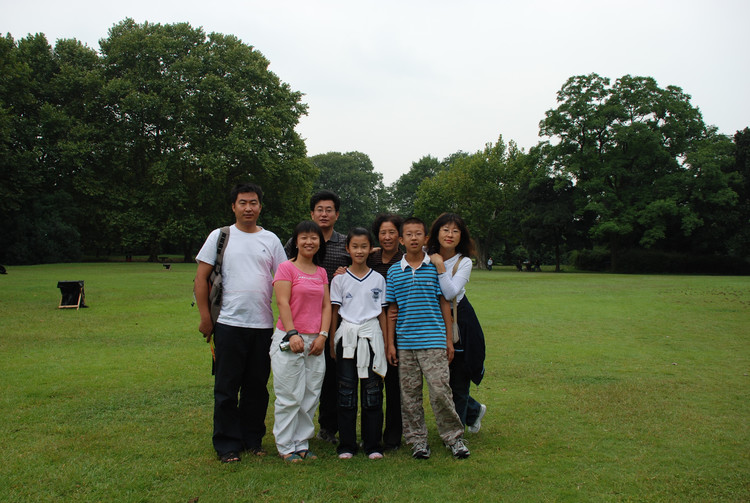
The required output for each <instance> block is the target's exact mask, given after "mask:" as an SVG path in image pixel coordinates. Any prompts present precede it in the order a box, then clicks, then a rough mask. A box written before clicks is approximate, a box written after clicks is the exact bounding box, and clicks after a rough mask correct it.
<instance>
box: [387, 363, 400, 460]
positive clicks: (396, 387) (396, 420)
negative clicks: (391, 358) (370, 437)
mask: <svg viewBox="0 0 750 503" xmlns="http://www.w3.org/2000/svg"><path fill="white" fill-rule="evenodd" d="M402 433H403V425H402V424H401V385H400V384H399V380H398V367H397V366H393V365H391V364H388V373H387V374H386V375H385V430H384V431H383V446H384V447H385V448H386V449H397V448H399V447H400V446H401V435H402Z"/></svg>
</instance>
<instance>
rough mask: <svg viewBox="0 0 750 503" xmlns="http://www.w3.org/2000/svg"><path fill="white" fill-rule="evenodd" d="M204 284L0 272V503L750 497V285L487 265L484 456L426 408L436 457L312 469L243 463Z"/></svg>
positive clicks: (131, 274) (133, 274) (174, 272)
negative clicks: (446, 443) (196, 302)
mask: <svg viewBox="0 0 750 503" xmlns="http://www.w3.org/2000/svg"><path fill="white" fill-rule="evenodd" d="M194 273H195V266H193V265H191V264H179V263H178V264H173V265H172V269H171V270H169V271H166V270H165V269H164V268H162V266H161V265H159V264H147V263H102V264H60V265H45V266H33V267H14V268H10V270H9V274H8V275H7V276H0V320H1V326H2V335H0V371H1V375H2V381H0V382H1V383H2V384H1V385H0V437H1V438H2V444H0V445H2V448H1V449H0V501H4V502H5V501H87V502H88V501H118V502H120V501H125V502H137V501H170V502H188V501H200V502H225V501H290V502H298V501H306V502H319V501H320V502H323V501H325V502H330V501H351V500H357V501H363V502H391V501H399V502H400V501H424V502H433V501H441V502H451V501H472V502H474V501H478V502H486V501H519V502H528V501H576V502H577V501H595V502H601V501H605V502H606V501H669V502H683V501H694V502H705V501H712V502H715V501H737V502H740V501H749V500H750V376H749V375H748V374H750V278H747V277H708V276H635V275H633V276H620V275H598V274H578V273H570V272H568V273H561V274H553V273H517V272H515V271H510V270H508V269H502V268H500V269H497V268H496V270H495V271H493V272H491V273H489V272H486V271H475V272H474V273H473V276H472V281H471V283H469V288H468V295H469V298H470V299H471V301H472V303H473V304H474V306H475V308H476V310H477V313H478V315H479V317H480V320H481V321H482V324H483V326H484V329H485V332H486V336H487V344H488V359H487V374H486V377H485V380H484V382H483V383H482V385H481V386H479V387H478V388H474V389H473V392H472V394H473V395H474V396H475V397H476V398H477V399H479V400H480V401H481V402H483V403H485V404H487V407H488V412H487V416H486V417H485V420H484V421H483V423H482V425H483V426H482V430H481V431H480V432H479V433H478V434H476V435H471V434H467V438H468V439H469V447H470V448H471V451H472V456H471V457H470V458H469V459H467V460H463V461H457V460H454V459H452V458H451V457H450V454H449V452H448V451H447V450H445V449H443V448H441V447H440V441H439V438H438V437H437V434H436V431H435V426H434V423H433V422H432V421H431V419H430V418H431V414H430V413H429V411H428V414H427V415H428V426H429V428H430V432H431V433H430V434H431V443H432V445H433V456H432V458H431V459H430V460H427V461H416V460H413V459H411V457H410V455H409V454H410V453H409V452H408V450H406V449H402V450H401V451H399V452H397V453H395V454H391V455H389V456H387V457H386V459H385V460H382V461H370V460H368V459H366V458H365V457H364V456H359V457H357V458H355V459H353V460H351V461H342V460H339V459H337V458H336V455H335V453H334V450H333V448H331V447H330V446H328V445H323V444H322V443H320V442H318V441H317V440H314V441H313V443H312V445H313V449H314V450H316V451H317V453H318V454H319V456H320V459H319V460H318V461H315V462H310V463H305V464H302V465H292V466H286V465H285V464H284V463H283V461H281V460H280V459H279V458H277V457H275V456H273V455H269V456H268V457H266V458H265V459H251V458H249V457H247V458H245V459H243V461H242V463H240V464H236V465H230V466H227V465H222V464H220V463H219V462H218V461H217V460H216V459H215V455H214V453H213V450H212V446H211V428H212V424H211V423H212V419H211V418H212V377H211V375H210V354H209V351H208V347H207V345H206V344H205V342H204V341H203V339H202V338H201V336H200V334H199V333H198V331H197V324H198V313H197V309H196V308H192V307H191V305H190V304H191V301H192V278H193V275H194ZM78 279H82V280H85V282H86V300H87V304H88V305H89V306H90V308H88V309H82V310H80V311H75V310H67V309H65V310H60V309H57V305H58V302H59V300H60V295H59V291H58V290H57V289H56V285H57V281H58V280H78ZM269 386H270V383H269ZM272 422H273V414H272V407H271V409H269V415H268V420H267V424H268V426H269V430H270V427H271V425H272ZM264 446H265V447H266V449H268V450H269V452H271V453H274V452H275V449H274V444H273V438H272V436H271V435H270V434H269V435H268V436H267V437H266V440H265V443H264Z"/></svg>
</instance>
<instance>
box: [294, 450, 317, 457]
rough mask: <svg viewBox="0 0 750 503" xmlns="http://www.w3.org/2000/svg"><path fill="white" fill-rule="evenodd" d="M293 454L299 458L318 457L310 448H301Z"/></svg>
mask: <svg viewBox="0 0 750 503" xmlns="http://www.w3.org/2000/svg"><path fill="white" fill-rule="evenodd" d="M295 454H297V455H298V456H299V457H300V458H301V459H318V456H316V455H315V453H314V452H313V451H311V450H310V449H302V450H301V451H297V452H296V453H295Z"/></svg>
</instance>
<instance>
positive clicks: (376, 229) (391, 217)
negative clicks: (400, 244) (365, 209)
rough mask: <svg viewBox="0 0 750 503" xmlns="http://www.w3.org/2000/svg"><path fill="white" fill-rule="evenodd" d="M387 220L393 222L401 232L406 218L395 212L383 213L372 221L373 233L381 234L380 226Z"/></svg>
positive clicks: (397, 230)
mask: <svg viewBox="0 0 750 503" xmlns="http://www.w3.org/2000/svg"><path fill="white" fill-rule="evenodd" d="M386 222H390V223H392V224H393V226H394V227H395V228H396V232H398V233H399V234H401V224H403V223H404V219H403V218H401V217H400V216H398V215H396V214H394V213H381V214H380V215H378V216H377V217H375V221H374V222H373V223H372V233H373V234H374V235H375V236H377V235H378V234H380V227H381V226H382V225H383V224H384V223H386Z"/></svg>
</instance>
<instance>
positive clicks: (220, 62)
mask: <svg viewBox="0 0 750 503" xmlns="http://www.w3.org/2000/svg"><path fill="white" fill-rule="evenodd" d="M268 66H269V62H268V60H267V59H266V58H265V57H264V56H263V55H262V54H261V53H260V52H258V51H257V50H256V49H255V48H253V47H252V46H250V45H247V44H245V43H243V42H242V41H241V40H239V39H237V38H236V37H234V36H231V35H222V34H217V33H211V34H206V33H204V32H203V31H202V29H196V28H193V27H191V26H190V25H189V24H186V23H180V24H173V25H160V24H150V23H143V24H137V23H135V22H134V21H133V20H131V19H126V20H124V21H122V22H120V23H118V24H117V25H115V26H113V27H112V28H111V29H110V30H109V33H108V37H107V38H105V39H103V40H101V41H100V50H99V51H98V52H97V51H95V50H93V49H91V48H89V47H87V46H84V45H83V44H81V43H80V42H78V41H76V40H58V41H57V42H56V44H55V46H54V47H52V46H50V44H49V43H48V41H47V40H46V38H45V37H44V35H42V34H37V35H30V36H28V37H26V38H24V39H21V40H18V41H15V40H14V39H13V38H12V37H11V36H10V35H7V36H6V37H5V38H2V39H0V164H2V172H1V173H0V180H1V183H0V232H2V235H3V244H2V247H1V248H0V262H3V263H11V264H29V263H42V262H60V261H75V260H80V259H82V258H95V257H98V256H108V255H113V254H121V255H125V254H146V255H148V256H149V257H150V258H151V259H152V260H156V258H157V257H158V256H159V255H161V254H166V253H172V254H174V253H176V254H180V255H182V256H183V257H184V260H186V261H191V260H192V258H193V256H194V254H195V253H196V252H197V249H198V247H199V246H200V244H201V243H202V241H203V239H204V238H205V236H206V235H207V234H208V232H210V230H211V229H213V228H215V227H218V226H220V225H223V224H225V222H226V221H227V220H228V219H230V218H231V213H230V212H229V203H228V201H227V198H226V194H227V192H228V189H229V187H230V186H232V185H233V184H234V183H237V182H239V181H253V182H255V183H258V184H260V185H261V186H262V187H263V188H264V190H265V191H266V198H265V201H264V211H263V215H262V217H263V218H262V220H263V221H262V222H261V223H262V224H263V225H264V226H266V227H268V228H270V229H272V230H274V232H276V233H277V234H278V235H279V236H281V237H282V238H283V237H284V236H288V235H290V234H291V230H292V228H293V227H294V225H295V224H296V223H297V222H299V221H300V220H301V219H304V218H306V217H308V216H309V213H308V209H307V200H308V196H309V194H311V193H312V192H313V191H314V190H316V189H322V188H325V189H329V190H333V191H334V192H337V193H338V194H339V196H340V197H341V199H342V211H341V217H340V219H339V224H338V228H339V230H341V231H346V230H347V229H348V228H350V227H352V226H354V225H368V224H369V222H371V221H372V220H373V218H374V216H375V214H377V213H379V212H396V213H399V214H401V215H403V216H409V215H416V216H419V217H421V218H423V219H424V220H426V221H428V222H429V221H431V220H432V219H434V218H435V217H436V216H437V215H438V214H440V213H441V212H443V211H454V212H457V213H460V214H461V215H462V216H463V218H464V219H465V220H466V221H467V223H468V225H469V228H470V229H471V231H472V237H473V238H474V239H475V241H476V244H477V250H478V257H477V259H478V263H479V264H480V265H481V264H484V263H486V260H487V258H488V257H490V256H492V257H493V259H494V261H495V262H496V263H498V262H503V263H513V262H516V261H517V260H519V259H521V260H523V259H529V260H541V261H542V262H544V263H551V264H555V265H556V268H557V269H559V268H560V266H561V264H563V263H566V262H574V263H575V264H576V265H577V266H578V267H581V268H589V269H603V270H604V269H607V270H616V271H626V272H635V271H654V272H665V271H666V272H693V271H695V272H743V273H744V272H747V271H748V258H749V257H750V225H748V224H749V223H750V197H749V196H750V161H748V149H749V145H750V129H748V128H746V129H744V130H743V131H738V132H737V133H736V134H735V135H734V137H729V136H726V135H722V134H719V133H718V131H717V129H716V128H715V127H713V126H710V125H706V124H705V123H704V121H703V118H702V115H701V113H700V110H699V109H698V108H697V107H695V106H693V105H692V104H691V102H690V96H688V95H687V94H685V93H684V92H683V91H682V90H681V89H680V88H679V87H675V86H667V87H666V88H662V87H659V86H658V84H657V83H656V81H655V80H654V79H653V78H650V77H636V76H630V75H626V76H623V77H621V78H619V79H617V80H615V81H614V82H612V81H610V79H608V78H605V77H601V76H599V75H596V74H590V75H581V76H574V77H571V78H570V79H568V81H567V82H566V83H565V84H564V85H563V86H562V88H561V89H560V91H559V92H558V94H557V108H555V109H553V110H549V111H548V112H547V113H546V114H545V117H544V118H543V119H542V120H541V121H540V125H539V127H540V137H542V138H544V140H543V141H541V142H539V143H538V144H537V145H536V146H533V147H531V148H530V149H529V151H528V152H526V151H524V150H523V149H520V148H519V147H518V146H517V145H516V144H515V142H513V141H512V140H511V141H509V142H508V143H507V144H506V142H505V141H504V140H503V138H502V137H500V138H499V139H498V140H497V141H496V142H494V143H488V144H487V145H486V147H485V148H484V149H483V150H481V151H478V152H474V153H466V152H456V153H454V154H452V155H450V156H448V157H447V158H445V159H443V160H438V159H437V158H434V157H432V156H429V155H428V156H425V157H423V158H422V159H419V160H418V161H415V162H414V163H413V164H412V166H411V168H410V169H409V170H408V171H407V172H406V173H404V174H403V175H402V176H401V177H400V178H399V179H398V180H397V181H396V182H394V183H393V184H391V185H390V186H384V184H383V179H382V175H381V174H380V173H378V172H376V171H375V170H374V167H373V165H372V162H371V161H370V159H369V157H368V156H367V155H366V154H364V153H361V152H347V153H340V152H329V153H326V154H321V155H316V156H312V157H308V156H307V153H306V148H305V144H304V141H303V139H302V138H300V137H299V135H298V134H297V133H296V132H295V129H294V128H295V126H296V125H297V123H298V122H299V119H300V118H301V116H302V115H304V114H306V113H307V107H306V105H305V104H304V103H303V102H302V98H303V95H302V93H301V92H299V91H294V90H292V89H291V88H290V87H289V85H288V84H286V83H284V82H282V81H281V80H280V79H279V77H278V76H276V75H275V74H273V73H272V72H270V71H269V70H268Z"/></svg>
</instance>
